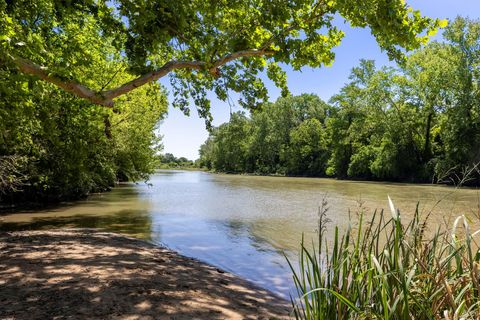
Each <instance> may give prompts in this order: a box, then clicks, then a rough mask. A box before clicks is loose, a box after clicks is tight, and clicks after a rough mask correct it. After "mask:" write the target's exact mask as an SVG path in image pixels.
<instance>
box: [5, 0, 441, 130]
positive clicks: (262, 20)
mask: <svg viewBox="0 0 480 320" xmlns="http://www.w3.org/2000/svg"><path fill="white" fill-rule="evenodd" d="M337 17H339V18H341V19H344V20H345V21H346V22H347V23H348V24H350V25H352V26H354V27H361V28H369V29H370V30H371V33H372V35H373V36H374V37H375V38H376V40H377V42H378V44H379V46H380V47H381V48H382V49H383V50H385V51H386V52H387V53H388V55H389V57H390V58H392V59H397V60H400V59H402V56H403V54H402V52H403V51H404V50H413V49H417V48H419V47H420V46H421V45H422V44H424V43H426V41H427V40H428V36H431V35H432V34H433V33H434V32H436V30H437V28H438V27H442V26H444V25H445V24H446V22H445V21H441V20H438V19H431V18H428V17H423V16H421V14H420V12H418V11H415V10H413V9H412V8H411V7H410V6H408V5H407V4H406V3H405V2H404V0H359V1H349V0H295V1H283V0H274V1H261V0H248V1H245V0H234V1H230V0H228V1H227V0H176V1H157V0H135V1H133V0H113V1H104V0H78V1H72V0H67V1H64V0H62V1H60V0H37V1H27V0H15V1H9V0H0V63H1V64H2V65H4V66H8V67H9V68H15V69H17V70H19V71H20V72H22V73H25V74H29V75H33V76H35V77H37V78H40V79H43V80H45V81H47V82H50V83H52V84H54V85H56V86H57V87H60V88H62V89H63V90H65V91H68V92H70V93H73V94H75V95H76V96H78V97H81V98H84V99H87V100H88V101H90V102H91V103H94V104H99V105H104V106H109V107H112V106H113V99H115V98H117V97H119V96H121V95H123V94H125V93H127V92H130V91H131V90H133V89H135V88H137V87H140V86H142V85H145V84H147V83H150V82H152V81H155V80H157V79H159V78H161V77H164V76H166V75H170V79H171V83H172V85H173V88H174V95H175V100H174V104H175V105H176V106H178V107H180V108H182V110H184V112H186V113H188V111H189V107H188V104H189V101H191V100H193V102H194V103H195V105H196V106H197V109H198V111H199V114H200V115H201V116H203V117H205V118H206V119H207V123H208V121H209V120H210V117H211V116H210V112H209V107H210V104H209V100H208V99H207V96H206V93H207V91H209V90H210V91H213V92H215V93H216V95H217V97H218V98H219V99H221V100H226V99H227V96H228V92H229V91H231V90H233V91H236V92H240V94H241V98H240V104H241V105H243V106H246V107H248V108H251V109H254V108H256V107H257V106H258V105H260V104H261V103H262V102H265V101H266V100H267V90H266V88H265V85H264V84H263V82H262V81H261V79H260V78H259V77H258V74H259V73H260V72H266V74H267V75H268V77H269V78H270V79H272V80H273V81H274V82H275V84H276V85H277V86H279V87H280V88H282V91H283V93H284V94H287V92H288V90H287V86H286V75H285V73H284V72H283V71H282V68H281V66H283V65H284V64H286V65H291V66H292V67H293V68H294V69H295V70H298V69H301V68H302V67H304V66H309V67H320V66H322V65H328V64H331V63H332V61H333V59H334V53H333V52H332V48H333V47H335V46H337V45H339V43H340V41H341V39H342V37H343V36H344V32H343V31H342V30H341V29H340V28H339V27H338V26H337V25H338V24H335V23H334V19H336V18H337ZM103 47H108V48H113V49H114V50H113V51H112V52H111V53H110V54H109V55H107V56H105V55H101V54H98V53H99V52H102V51H103V49H102V48H103ZM92 48H95V49H96V50H92ZM101 59H107V60H108V61H115V62H121V67H120V69H121V70H122V71H128V72H129V73H132V74H134V75H135V76H134V77H133V78H131V79H129V80H128V81H123V82H118V81H108V79H115V78H117V79H118V72H119V71H118V70H116V69H111V68H103V69H99V68H98V67H99V65H100V64H101V63H100V60H101ZM98 76H102V77H103V78H104V79H105V80H106V81H105V82H100V83H98V82H95V81H91V80H89V79H94V78H97V77H98ZM124 80H125V79H124Z"/></svg>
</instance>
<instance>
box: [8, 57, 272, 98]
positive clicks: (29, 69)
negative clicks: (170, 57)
mask: <svg viewBox="0 0 480 320" xmlns="http://www.w3.org/2000/svg"><path fill="white" fill-rule="evenodd" d="M274 53H275V51H269V50H265V49H262V50H256V49H251V50H243V51H238V52H234V53H231V54H227V55H225V56H223V57H222V58H220V59H218V60H216V61H214V62H213V64H210V65H211V67H210V65H208V66H209V69H208V71H209V72H210V73H211V74H213V75H216V74H217V73H218V68H219V67H221V66H222V65H224V64H226V63H228V62H230V61H233V60H235V59H239V58H242V57H259V56H265V55H272V54H274ZM12 62H13V63H14V64H15V65H16V66H17V67H18V69H19V70H20V71H21V72H23V73H25V74H29V75H33V76H36V77H39V78H40V79H42V80H44V81H47V82H50V83H52V84H54V85H56V86H57V87H59V88H62V89H63V90H65V91H67V92H70V93H72V94H74V95H76V96H78V97H80V98H83V99H86V100H88V101H90V102H92V103H95V104H98V105H102V106H106V107H112V106H113V99H114V98H116V97H118V96H121V95H123V94H125V93H128V92H130V91H132V90H134V89H136V88H138V87H140V86H142V85H144V84H146V83H148V82H152V81H156V80H158V79H160V78H162V77H164V76H165V75H167V74H168V73H170V72H172V71H173V70H176V69H194V70H205V68H207V63H206V62H204V61H169V62H167V63H165V64H164V65H163V66H162V67H160V68H158V69H157V70H155V71H151V72H148V73H146V74H144V75H142V76H140V77H138V78H136V79H134V80H132V81H129V82H127V83H125V84H123V85H121V86H119V87H117V88H115V89H111V90H106V91H100V92H96V91H94V90H92V89H90V88H88V87H86V86H84V85H82V84H80V83H78V82H76V81H72V80H64V79H62V78H60V77H58V76H55V75H52V74H50V73H49V72H48V71H47V69H46V68H45V67H42V66H39V65H37V64H35V63H33V62H32V61H30V60H27V59H23V58H18V57H14V58H13V59H12Z"/></svg>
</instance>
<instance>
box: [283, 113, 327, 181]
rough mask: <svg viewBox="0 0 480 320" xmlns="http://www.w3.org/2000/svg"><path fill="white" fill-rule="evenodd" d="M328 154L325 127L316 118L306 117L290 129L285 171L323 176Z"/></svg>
mask: <svg viewBox="0 0 480 320" xmlns="http://www.w3.org/2000/svg"><path fill="white" fill-rule="evenodd" d="M328 156H329V152H328V148H327V141H326V134H325V129H324V127H323V126H322V124H321V123H320V121H319V120H318V119H316V118H311V119H306V120H305V121H303V122H302V123H300V125H299V126H298V127H295V128H294V129H292V131H290V145H289V148H288V158H287V159H288V160H287V163H288V165H287V173H289V174H294V175H308V176H324V175H325V167H326V163H327V159H328Z"/></svg>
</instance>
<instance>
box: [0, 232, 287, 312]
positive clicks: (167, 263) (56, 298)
mask: <svg viewBox="0 0 480 320" xmlns="http://www.w3.org/2000/svg"><path fill="white" fill-rule="evenodd" d="M289 309H290V305H289V303H288V302H286V301H284V300H282V299H281V298H278V297H276V296H275V295H273V294H272V293H270V292H268V291H266V290H263V289H260V288H257V287H255V286H254V285H252V284H251V283H249V282H247V281H245V280H243V279H241V278H239V277H237V276H234V275H232V274H229V273H227V272H224V271H222V270H219V269H217V268H215V267H212V266H209V265H207V264H204V263H202V262H199V261H197V260H194V259H190V258H187V257H184V256H181V255H179V254H177V253H175V252H172V251H171V250H168V249H165V248H161V247H157V246H154V245H152V244H149V243H147V242H144V241H141V240H137V239H132V238H128V237H124V236H121V235H117V234H113V233H105V232H97V231H95V230H89V229H72V230H52V231H22V232H7V233H0V319H286V318H288V313H289Z"/></svg>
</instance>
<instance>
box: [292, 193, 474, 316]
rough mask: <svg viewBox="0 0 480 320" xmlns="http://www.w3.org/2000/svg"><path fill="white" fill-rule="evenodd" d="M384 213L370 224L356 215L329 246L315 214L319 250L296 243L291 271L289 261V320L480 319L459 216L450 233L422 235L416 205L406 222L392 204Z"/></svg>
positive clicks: (467, 234) (468, 235)
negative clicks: (297, 250) (292, 318)
mask: <svg viewBox="0 0 480 320" xmlns="http://www.w3.org/2000/svg"><path fill="white" fill-rule="evenodd" d="M389 201H390V199H389ZM390 209H391V212H392V216H391V217H390V216H388V215H385V214H384V212H383V211H381V212H375V213H374V214H373V217H371V219H370V220H369V221H365V220H364V215H363V213H360V214H359V221H358V225H357V226H356V228H355V230H354V229H353V228H351V227H349V228H348V229H347V230H346V231H345V232H343V233H342V235H340V234H339V229H338V227H335V230H334V236H333V241H332V239H330V241H327V237H326V228H325V222H326V215H325V210H322V211H321V212H320V220H319V221H320V222H319V228H318V232H319V244H318V247H315V246H313V247H311V248H310V249H308V248H307V247H306V246H305V243H304V242H303V241H302V247H301V252H300V257H299V265H298V269H297V268H294V266H293V265H292V263H291V261H289V264H290V267H291V269H292V271H293V274H294V275H293V278H294V281H295V286H296V289H297V297H295V298H292V304H293V309H294V310H293V315H294V316H295V318H297V319H329V320H330V319H480V307H479V295H480V264H479V260H480V252H479V251H478V245H477V244H476V243H475V241H474V237H475V236H476V235H477V233H478V232H472V231H471V230H470V227H469V225H468V223H467V220H466V219H465V217H464V216H461V217H459V218H457V219H456V220H455V223H454V224H453V226H452V229H451V230H449V231H442V230H441V229H437V230H436V231H435V232H433V233H432V232H429V233H428V234H427V233H426V232H425V226H426V222H427V219H428V218H426V219H425V220H421V219H420V216H419V213H418V212H419V211H418V206H417V209H416V214H415V216H414V218H413V219H412V220H411V221H409V222H408V223H402V221H401V218H400V212H399V211H398V210H396V209H395V208H394V206H393V203H392V202H391V201H390ZM329 244H330V245H329Z"/></svg>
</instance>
